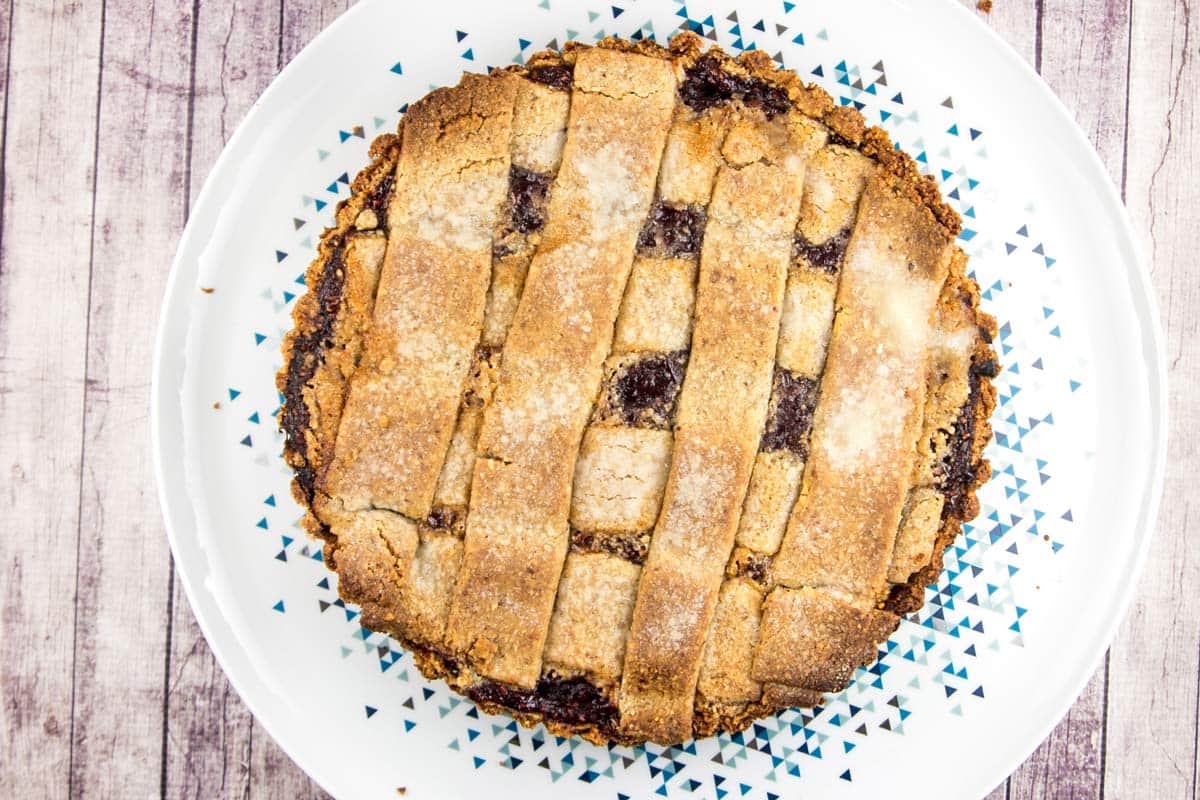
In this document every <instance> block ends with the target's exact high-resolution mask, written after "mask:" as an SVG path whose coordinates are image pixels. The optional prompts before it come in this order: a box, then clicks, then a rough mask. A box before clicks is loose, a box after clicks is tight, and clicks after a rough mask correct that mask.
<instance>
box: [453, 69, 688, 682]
mask: <svg viewBox="0 0 1200 800" xmlns="http://www.w3.org/2000/svg"><path fill="white" fill-rule="evenodd" d="M574 81H575V84H574V97H573V99H572V102H571V114H570V122H569V124H568V128H567V140H566V144H565V146H564V150H563V158H562V165H561V167H560V169H559V173H558V177H557V179H556V180H555V182H554V185H553V186H552V187H551V190H550V199H549V204H548V207H547V219H546V227H545V229H544V230H543V233H542V242H541V245H540V247H539V249H538V252H537V253H536V254H535V256H534V258H533V262H532V263H531V264H530V267H529V274H528V276H527V278H526V282H525V289H524V293H523V294H522V297H521V302H520V304H519V305H518V307H517V313H516V317H515V319H514V321H513V325H512V328H511V329H510V331H509V334H508V338H507V340H506V342H505V348H504V358H503V363H502V365H501V368H500V373H499V378H498V383H497V387H496V392H495V395H494V397H493V400H492V403H491V405H490V406H489V407H488V408H487V410H486V412H485V414H484V419H483V424H482V427H481V429H480V434H479V444H478V453H479V456H480V457H479V458H478V459H477V460H476V462H475V472H474V480H473V482H472V488H471V500H470V514H469V516H468V521H467V531H466V539H465V541H464V551H463V566H462V571H461V572H460V573H459V577H458V582H457V585H456V588H455V596H454V600H453V603H452V605H451V611H450V619H449V624H448V626H447V631H446V641H447V644H448V645H449V647H450V648H451V649H452V650H454V651H455V652H459V653H462V654H464V655H465V656H466V657H467V659H468V661H469V662H470V663H471V665H472V666H473V667H474V668H475V669H476V670H477V671H478V672H480V673H481V674H483V675H485V676H487V677H489V678H493V679H495V680H498V681H503V682H507V683H512V684H516V685H518V686H522V687H527V688H528V687H532V686H533V685H534V684H535V683H536V682H537V679H538V676H539V673H540V669H541V663H542V649H543V646H544V644H545V640H546V633H547V629H548V626H549V623H550V614H551V610H552V607H553V604H554V597H555V590H556V587H557V585H558V578H559V574H560V572H561V570H562V565H563V558H564V557H565V555H566V550H567V543H568V536H569V534H568V527H567V516H568V511H569V506H570V499H571V477H572V474H573V472H574V467H575V458H576V454H577V452H578V450H579V444H580V439H581V437H582V434H583V428H584V425H585V424H586V422H587V418H588V414H589V412H590V407H591V402H592V399H593V398H594V397H595V396H596V392H597V391H598V389H599V383H600V373H601V365H602V364H603V361H604V357H605V355H606V354H607V353H608V351H609V347H610V345H611V342H612V336H613V323H614V321H615V320H616V315H617V309H618V305H619V303H620V299H621V293H622V291H623V290H624V287H625V282H626V279H627V278H628V275H629V270H630V267H631V265H632V263H633V254H634V249H635V246H636V242H637V235H638V231H639V229H640V228H641V223H642V220H643V219H644V218H645V216H646V212H647V210H648V209H649V207H650V201H651V199H652V197H653V191H654V181H655V176H656V174H657V172H658V164H659V160H660V159H661V156H662V150H663V144H664V141H665V139H666V133H667V128H668V126H669V124H670V119H671V110H672V106H673V102H674V94H675V75H674V71H673V69H672V66H671V64H670V62H668V61H664V60H661V59H656V58H650V57H646V56H639V55H633V54H627V53H619V52H615V51H612V50H604V49H592V50H586V51H583V52H581V53H580V54H579V57H578V59H577V60H576V63H575V73H574ZM631 86H636V87H638V88H639V91H638V92H637V93H634V92H632V91H631V90H630V88H629V87H631Z"/></svg>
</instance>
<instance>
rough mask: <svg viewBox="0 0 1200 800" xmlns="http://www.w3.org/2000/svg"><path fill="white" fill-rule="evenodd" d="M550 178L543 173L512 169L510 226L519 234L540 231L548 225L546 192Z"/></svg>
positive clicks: (509, 203) (509, 190) (509, 196)
mask: <svg viewBox="0 0 1200 800" xmlns="http://www.w3.org/2000/svg"><path fill="white" fill-rule="evenodd" d="M549 188H550V176H549V175H546V174H543V173H541V172H534V171H533V170H529V169H525V168H524V167H516V166H514V167H513V168H512V171H511V172H509V174H508V213H509V218H510V224H511V227H512V229H513V230H514V231H517V232H518V233H524V234H530V233H535V232H536V231H540V230H541V229H542V226H543V225H545V224H546V215H545V209H546V190H547V189H549Z"/></svg>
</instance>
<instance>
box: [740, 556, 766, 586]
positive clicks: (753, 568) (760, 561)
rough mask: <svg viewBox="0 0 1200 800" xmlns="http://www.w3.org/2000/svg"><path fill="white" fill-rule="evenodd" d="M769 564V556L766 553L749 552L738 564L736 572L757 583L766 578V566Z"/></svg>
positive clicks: (762, 581)
mask: <svg viewBox="0 0 1200 800" xmlns="http://www.w3.org/2000/svg"><path fill="white" fill-rule="evenodd" d="M770 566H771V557H770V556H769V555H767V554H766V553H751V554H749V555H747V556H746V557H744V558H743V559H742V560H741V562H740V563H739V564H738V574H739V575H742V576H744V577H747V578H749V579H750V580H752V581H755V582H757V583H764V582H765V581H766V579H767V568H768V567H770Z"/></svg>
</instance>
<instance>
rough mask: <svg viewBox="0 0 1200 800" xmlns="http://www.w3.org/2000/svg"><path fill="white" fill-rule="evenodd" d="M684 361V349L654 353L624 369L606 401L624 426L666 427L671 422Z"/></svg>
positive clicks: (685, 362)
mask: <svg viewBox="0 0 1200 800" xmlns="http://www.w3.org/2000/svg"><path fill="white" fill-rule="evenodd" d="M687 358H688V353H687V351H686V350H682V351H679V352H676V353H654V354H652V355H648V356H645V357H644V358H641V359H639V360H637V361H635V362H633V363H632V364H630V365H629V366H627V367H625V370H624V371H623V372H622V373H620V374H619V375H618V376H617V379H616V380H615V381H614V382H613V385H612V388H611V390H610V393H609V398H610V401H611V402H612V404H613V405H614V406H615V407H616V408H617V409H619V410H620V413H621V419H622V420H624V422H625V424H626V425H639V424H645V423H646V422H660V423H662V424H665V423H667V422H668V421H669V420H670V419H671V416H672V415H673V413H674V411H675V400H676V398H677V397H678V396H679V387H680V386H681V385H682V384H683V372H684V367H685V366H686V364H687Z"/></svg>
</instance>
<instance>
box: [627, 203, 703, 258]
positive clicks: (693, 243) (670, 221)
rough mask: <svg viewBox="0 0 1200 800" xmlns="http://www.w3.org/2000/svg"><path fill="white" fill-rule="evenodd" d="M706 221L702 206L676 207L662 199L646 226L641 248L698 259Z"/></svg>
mask: <svg viewBox="0 0 1200 800" xmlns="http://www.w3.org/2000/svg"><path fill="white" fill-rule="evenodd" d="M705 220H706V217H705V213H704V209H703V208H700V207H699V206H673V205H669V204H668V203H664V202H662V201H661V200H660V201H658V202H656V203H655V204H654V208H653V209H651V210H650V216H649V217H648V218H647V219H646V224H645V225H644V226H643V227H642V232H641V234H640V235H639V236H638V249H639V250H641V251H643V253H644V254H654V255H660V256H665V257H667V258H694V257H695V256H697V255H699V254H700V243H701V242H702V241H703V239H704V223H705Z"/></svg>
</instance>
